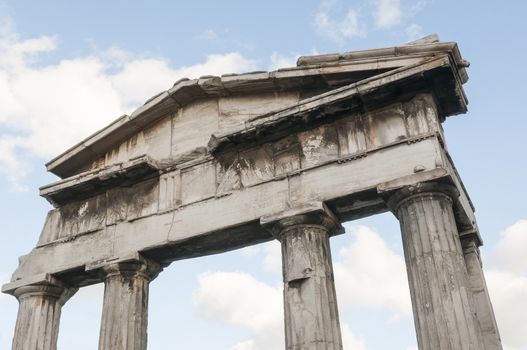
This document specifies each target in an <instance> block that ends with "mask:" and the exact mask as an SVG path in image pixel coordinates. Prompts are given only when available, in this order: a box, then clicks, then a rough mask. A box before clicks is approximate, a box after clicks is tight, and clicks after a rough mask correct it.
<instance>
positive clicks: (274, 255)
mask: <svg viewBox="0 0 527 350" xmlns="http://www.w3.org/2000/svg"><path fill="white" fill-rule="evenodd" d="M264 251H265V256H264V260H263V268H264V270H266V271H281V270H282V247H281V245H280V242H278V241H276V240H273V241H271V242H268V243H266V244H265V246H264Z"/></svg>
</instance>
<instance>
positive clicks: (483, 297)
mask: <svg viewBox="0 0 527 350" xmlns="http://www.w3.org/2000/svg"><path fill="white" fill-rule="evenodd" d="M461 245H462V247H463V254H464V257H465V264H466V266H467V273H468V278H469V282H470V288H471V289H472V295H473V296H474V306H475V310H476V315H477V317H478V322H479V326H480V329H481V336H482V338H483V345H484V349H485V350H501V349H502V346H501V339H500V333H499V331H498V325H497V324H496V318H495V316H494V310H493V308H492V303H491V302H490V298H489V292H488V290H487V283H486V282H485V276H484V275H483V269H482V263H481V256H480V254H479V248H478V246H479V239H478V238H477V236H475V235H471V236H468V237H464V238H463V239H462V240H461Z"/></svg>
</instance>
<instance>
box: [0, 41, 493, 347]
mask: <svg viewBox="0 0 527 350" xmlns="http://www.w3.org/2000/svg"><path fill="white" fill-rule="evenodd" d="M467 66H468V63H467V62H466V61H465V60H463V59H462V57H461V55H460V52H459V50H458V47H457V45H456V44H455V43H448V42H438V41H437V39H436V38H434V37H431V38H430V37H429V38H425V39H423V40H419V41H417V42H412V43H409V44H406V45H403V46H400V47H392V48H385V49H375V50H366V51H357V52H349V53H342V54H331V55H320V56H310V57H301V58H300V59H299V60H298V65H297V67H294V68H287V69H281V70H278V71H275V72H253V73H247V74H239V75H235V74H231V75H224V76H221V77H216V76H204V77H201V78H200V79H196V80H180V81H178V82H176V83H175V84H174V86H173V87H172V88H170V89H169V90H167V91H165V92H162V93H161V94H159V95H157V96H155V97H153V98H152V99H150V100H148V101H147V102H146V103H145V104H144V106H142V107H140V108H139V109H138V110H136V111H135V112H134V113H133V114H132V115H131V116H128V115H125V116H122V117H120V118H119V119H117V120H116V121H115V122H113V123H112V124H110V125H109V126H107V127H106V128H104V129H103V130H101V131H99V132H97V133H96V134H94V135H92V136H90V137H88V138H87V139H86V140H84V141H82V142H81V143H79V144H77V145H76V146H74V147H72V148H71V149H69V150H68V151H66V152H65V153H63V154H61V155H60V156H58V157H57V158H55V159H53V160H52V161H51V162H49V163H48V164H47V169H48V170H49V171H51V172H52V173H54V174H57V175H58V176H60V177H61V178H62V180H60V181H58V182H56V183H53V184H51V185H47V186H44V187H42V188H41V195H42V196H44V197H45V198H47V199H48V200H49V202H51V203H52V204H53V206H54V207H55V208H54V209H53V210H51V211H50V212H49V214H48V216H47V219H46V223H45V225H44V229H43V231H42V233H41V235H40V239H39V241H38V244H37V246H36V247H35V248H34V249H33V250H32V251H31V252H30V253H29V254H28V255H25V256H23V257H21V258H20V265H19V267H18V268H17V270H16V271H15V272H14V274H13V276H12V279H11V282H10V283H8V284H6V285H4V286H3V288H2V291H3V292H5V293H10V294H13V295H14V296H15V297H17V298H18V300H19V303H20V308H19V313H18V320H17V324H16V329H15V335H14V340H13V349H16V350H22V349H23V350H33V349H40V350H48V349H49V350H50V349H55V348H56V340H57V334H58V328H59V319H60V311H61V306H62V305H63V304H64V303H65V302H66V301H67V300H68V298H69V297H70V296H71V295H72V294H73V293H74V292H75V291H76V290H77V288H79V287H83V286H86V285H90V284H94V283H102V282H104V283H105V292H104V307H103V316H102V324H101V332H100V340H99V349H104V350H110V349H111V350H124V349H128V350H130V349H133V350H139V349H141V350H144V349H146V337H147V336H146V334H147V306H148V286H149V282H150V281H151V280H152V279H153V278H155V277H156V275H157V274H158V273H160V271H161V270H162V268H163V267H166V266H167V265H169V264H170V263H172V262H174V261H177V260H180V259H185V258H189V257H196V256H203V255H207V254H212V253H218V252H224V251H227V250H231V249H236V248H240V247H244V246H247V245H251V244H256V243H259V242H264V241H269V240H272V239H277V240H279V241H280V242H281V244H282V258H283V279H284V305H285V325H286V326H285V328H286V329H285V337H286V347H287V349H291V350H292V349H341V348H342V341H341V333H340V328H339V319H338V310H337V302H336V297H335V287H334V283H333V270H332V262H331V253H330V248H329V238H330V237H331V236H332V235H336V234H340V233H342V232H343V229H342V226H341V224H340V223H341V222H343V221H347V220H353V219H356V218H361V217H364V216H368V215H372V214H376V213H381V212H385V211H388V210H390V211H392V212H393V213H394V214H395V216H396V217H397V218H398V219H399V221H400V223H401V231H402V238H403V247H404V253H405V258H406V265H407V270H408V280H409V283H410V290H411V297H412V305H413V312H414V316H415V327H416V331H417V338H418V344H419V349H421V350H428V349H429V350H438V349H441V350H447V349H449V350H457V349H463V350H465V349H484V350H495V349H501V344H500V338H499V334H498V329H497V327H496V322H495V319H494V315H493V311H492V306H491V303H490V300H489V297H488V293H487V288H486V284H485V280H484V277H483V273H482V269H481V261H480V255H479V251H478V247H479V246H480V245H481V244H482V241H481V238H480V234H479V232H478V227H477V224H476V219H475V217H474V207H473V205H472V203H471V201H470V199H469V197H468V194H467V192H466V191H465V188H464V187H463V183H462V182H461V179H460V177H459V175H458V173H457V172H456V168H455V167H454V164H453V163H452V159H451V158H450V156H449V153H448V151H447V147H446V143H445V138H444V135H443V129H442V125H441V123H443V122H444V121H445V119H446V118H447V117H448V116H451V115H455V114H460V113H465V112H466V105H467V100H466V97H465V94H464V92H463V88H462V84H463V83H464V82H466V81H467V74H466V71H465V68H466V67H467ZM357 288H360V286H357Z"/></svg>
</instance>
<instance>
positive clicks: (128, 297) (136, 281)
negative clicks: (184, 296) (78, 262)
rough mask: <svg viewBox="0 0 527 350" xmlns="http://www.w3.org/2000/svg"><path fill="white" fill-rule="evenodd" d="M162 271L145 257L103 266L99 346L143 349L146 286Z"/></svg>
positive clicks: (103, 348)
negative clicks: (102, 297)
mask: <svg viewBox="0 0 527 350" xmlns="http://www.w3.org/2000/svg"><path fill="white" fill-rule="evenodd" d="M160 271H161V268H160V267H159V265H158V264H157V263H155V262H152V261H148V260H146V259H141V260H133V261H126V262H118V263H113V264H111V265H108V266H105V267H103V268H102V273H103V276H104V284H105V286H104V301H103V310H102V321H101V332H100V337H99V350H110V349H111V350H146V343H147V323H148V287H149V284H150V281H151V280H152V279H154V278H155V277H156V276H157V274H158V273H159V272H160Z"/></svg>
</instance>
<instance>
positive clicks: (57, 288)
mask: <svg viewBox="0 0 527 350" xmlns="http://www.w3.org/2000/svg"><path fill="white" fill-rule="evenodd" d="M76 291H77V289H76V288H68V287H66V286H65V285H64V284H62V283H60V282H59V281H58V280H56V279H54V278H51V281H50V282H49V283H45V284H37V285H29V286H23V287H19V288H17V289H16V290H15V291H14V293H13V294H14V296H15V297H16V298H17V299H18V302H19V307H18V317H17V320H16V326H15V335H14V337H13V347H12V349H13V350H55V349H56V348H57V338H58V335H59V323H60V313H61V309H62V306H63V305H64V303H65V302H66V301H67V300H68V299H69V298H70V297H71V296H72V295H73V294H75V292H76Z"/></svg>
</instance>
